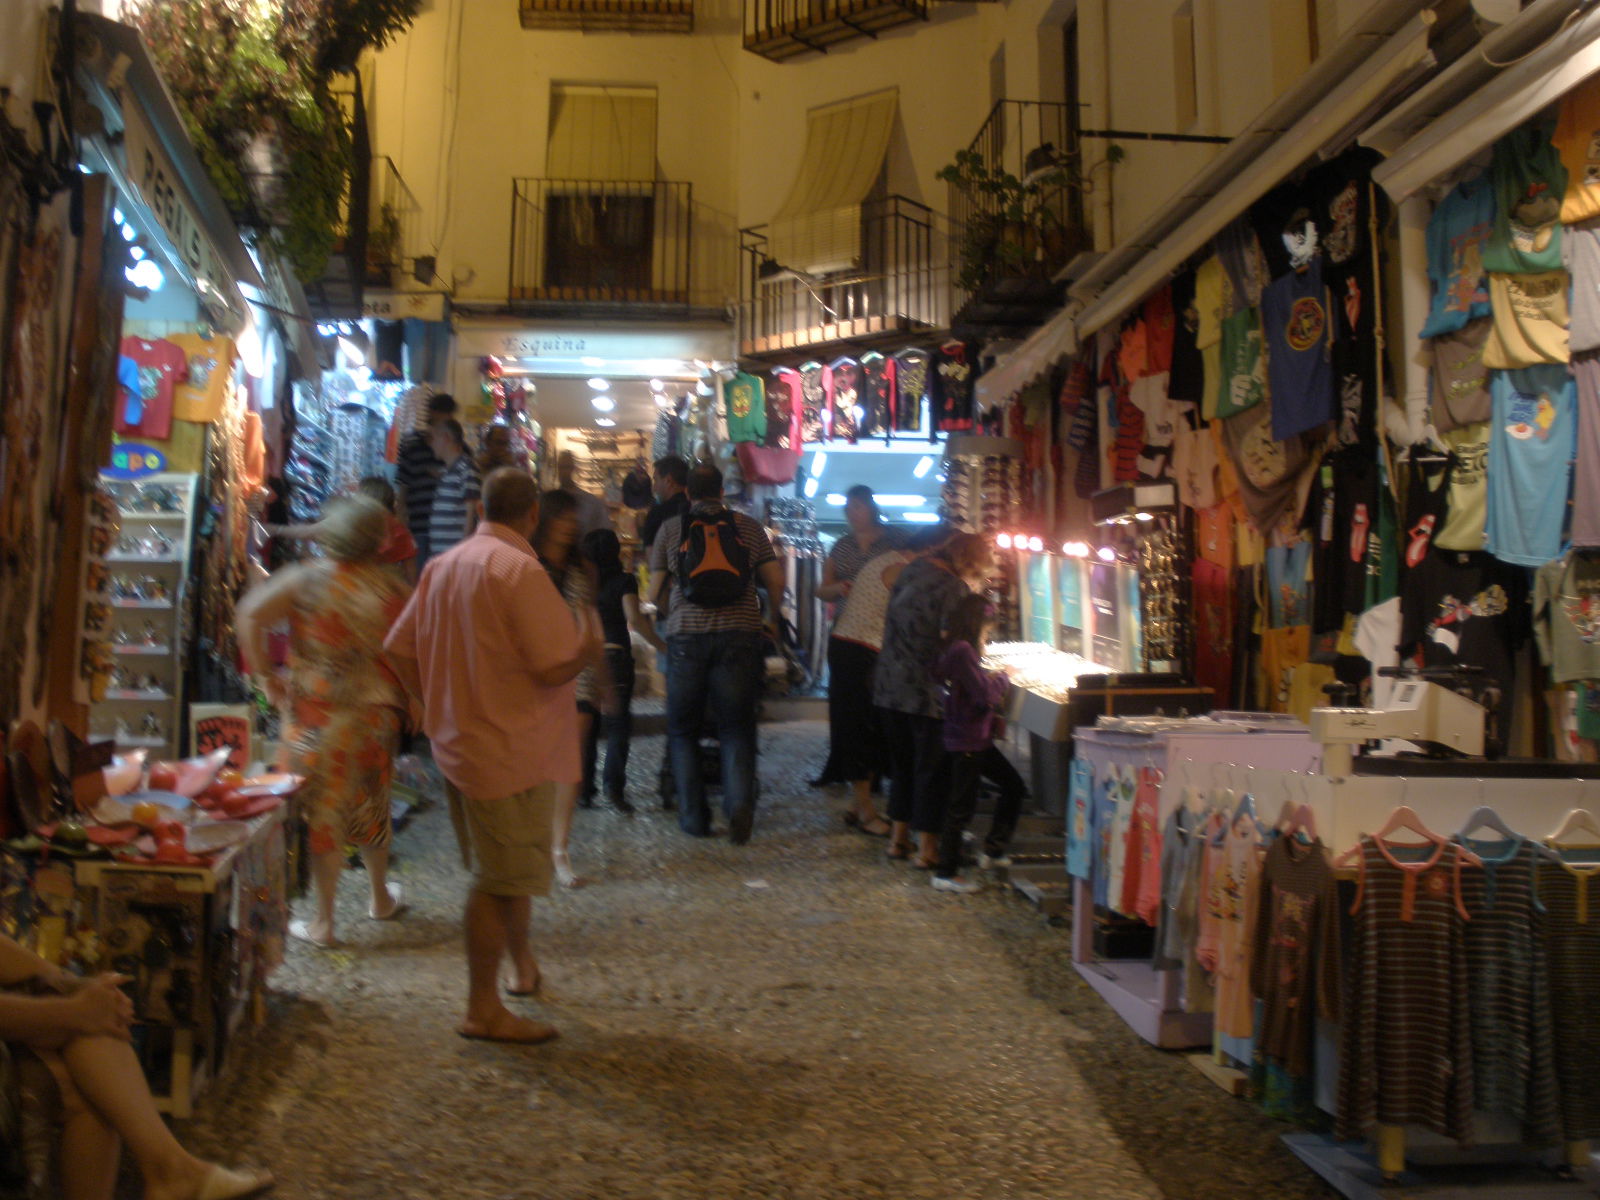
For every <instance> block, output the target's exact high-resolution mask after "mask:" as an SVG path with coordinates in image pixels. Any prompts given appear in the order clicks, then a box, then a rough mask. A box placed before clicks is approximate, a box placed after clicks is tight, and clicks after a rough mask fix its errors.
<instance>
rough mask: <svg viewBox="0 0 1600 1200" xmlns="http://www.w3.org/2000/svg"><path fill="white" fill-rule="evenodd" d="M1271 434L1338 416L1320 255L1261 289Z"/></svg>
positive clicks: (1285, 434) (1290, 432)
mask: <svg viewBox="0 0 1600 1200" xmlns="http://www.w3.org/2000/svg"><path fill="white" fill-rule="evenodd" d="M1261 325H1262V329H1263V331H1264V333H1265V335H1266V339H1267V380H1268V390H1269V394H1270V395H1271V397H1272V436H1273V437H1275V438H1277V439H1278V440H1279V441H1282V440H1283V439H1284V438H1290V437H1293V436H1294V435H1295V434H1297V433H1304V432H1306V431H1307V430H1311V429H1315V428H1316V427H1317V426H1318V425H1321V424H1324V423H1325V422H1327V421H1331V420H1332V419H1333V417H1334V413H1335V408H1334V390H1333V364H1332V360H1331V359H1330V357H1329V320H1328V297H1327V293H1326V290H1325V289H1324V288H1323V286H1322V259H1321V257H1320V256H1318V257H1316V258H1313V259H1312V260H1311V262H1310V264H1309V265H1308V266H1307V267H1306V268H1305V269H1304V270H1303V271H1290V272H1289V273H1288V274H1287V275H1285V276H1283V277H1282V278H1281V279H1274V280H1273V281H1272V282H1271V283H1269V284H1268V285H1267V286H1266V288H1265V290H1263V291H1262V293H1261Z"/></svg>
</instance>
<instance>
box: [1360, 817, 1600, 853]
mask: <svg viewBox="0 0 1600 1200" xmlns="http://www.w3.org/2000/svg"><path fill="white" fill-rule="evenodd" d="M1402 829H1403V830H1405V831H1406V832H1407V833H1414V834H1416V835H1417V836H1418V837H1419V838H1421V839H1422V840H1423V841H1425V842H1431V843H1433V844H1434V845H1435V846H1437V845H1440V844H1441V843H1443V842H1448V841H1449V840H1450V839H1449V838H1447V837H1445V836H1444V835H1443V834H1440V833H1435V832H1434V831H1433V830H1431V829H1429V828H1428V827H1427V826H1426V825H1424V824H1423V823H1422V818H1421V817H1419V816H1417V814H1416V812H1415V811H1414V810H1413V809H1412V808H1411V807H1410V806H1409V805H1405V804H1402V805H1400V806H1399V807H1398V808H1396V809H1395V810H1394V811H1393V812H1392V813H1390V814H1389V819H1388V820H1387V821H1385V822H1384V824H1383V828H1382V829H1380V830H1378V832H1377V833H1374V834H1372V835H1371V836H1372V840H1373V841H1375V842H1382V841H1385V840H1387V839H1388V837H1389V835H1390V834H1393V833H1398V832H1399V831H1400V830H1402ZM1597 832H1600V830H1597ZM1360 849H1361V843H1360V842H1357V843H1356V844H1355V845H1354V846H1352V847H1350V849H1348V850H1346V851H1345V852H1344V853H1343V854H1341V855H1340V856H1339V857H1338V858H1337V859H1335V860H1334V864H1333V865H1334V866H1336V867H1343V866H1348V865H1349V864H1350V862H1351V861H1352V860H1353V859H1354V858H1355V857H1356V854H1357V853H1358V852H1359V851H1360ZM1459 853H1460V855H1461V861H1462V862H1464V863H1466V864H1467V865H1468V866H1473V867H1481V866H1482V865H1483V860H1482V859H1480V858H1479V857H1478V856H1477V855H1476V854H1474V853H1472V851H1470V850H1468V849H1466V848H1465V847H1462V848H1461V849H1460V851H1459Z"/></svg>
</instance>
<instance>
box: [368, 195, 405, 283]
mask: <svg viewBox="0 0 1600 1200" xmlns="http://www.w3.org/2000/svg"><path fill="white" fill-rule="evenodd" d="M399 261H400V214H399V213H397V212H396V211H395V209H394V205H392V204H385V205H382V206H380V207H379V209H378V219H377V221H376V222H375V223H374V224H373V226H372V228H371V229H369V230H367V282H368V283H369V284H373V285H375V286H377V287H392V286H394V268H395V265H396V264H397V263H398V262H399Z"/></svg>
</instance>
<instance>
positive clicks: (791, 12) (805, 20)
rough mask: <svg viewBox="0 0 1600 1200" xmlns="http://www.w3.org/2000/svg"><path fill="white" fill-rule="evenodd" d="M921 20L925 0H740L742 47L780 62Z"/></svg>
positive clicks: (925, 10)
mask: <svg viewBox="0 0 1600 1200" xmlns="http://www.w3.org/2000/svg"><path fill="white" fill-rule="evenodd" d="M927 19H928V4H927V0H744V48H745V49H746V50H748V51H750V52H751V53H752V54H759V55H760V56H761V57H762V58H767V59H771V60H772V61H773V62H785V61H787V60H788V59H791V58H798V57H799V56H800V55H803V54H826V53H827V51H828V47H830V46H836V45H838V44H839V43H840V42H848V41H853V40H854V39H856V38H863V37H869V38H875V37H877V36H878V34H880V33H881V32H883V31H884V30H885V29H893V28H894V27H895V26H896V25H905V24H907V23H908V22H911V21H926V20H927Z"/></svg>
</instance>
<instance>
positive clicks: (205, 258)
mask: <svg viewBox="0 0 1600 1200" xmlns="http://www.w3.org/2000/svg"><path fill="white" fill-rule="evenodd" d="M122 123H123V129H124V142H123V150H124V153H125V155H126V162H127V169H128V178H129V180H130V181H131V182H132V184H133V185H134V186H135V187H136V188H138V189H139V196H140V198H141V199H142V200H143V201H144V203H145V207H147V208H148V209H149V210H150V212H151V215H153V216H154V217H155V219H156V224H158V225H159V226H160V227H161V232H162V233H163V234H164V235H165V236H166V239H167V241H168V242H170V243H171V244H172V248H173V249H174V250H175V251H177V254H178V258H179V259H180V260H181V261H182V263H183V265H184V266H185V267H187V268H188V270H189V272H190V274H192V275H193V276H194V279H195V281H196V282H197V283H205V284H207V285H209V286H210V287H211V288H213V289H217V290H218V291H220V290H221V289H220V286H219V284H220V281H221V280H223V279H226V278H227V276H228V272H227V270H226V268H225V267H224V266H223V263H224V259H223V257H222V255H221V254H220V253H219V252H218V250H217V248H216V246H215V245H213V244H212V241H211V238H210V237H209V236H207V234H206V232H205V226H204V225H203V224H202V223H201V220H200V216H199V214H198V213H197V212H196V211H195V207H194V202H193V200H192V199H190V196H189V193H188V190H187V189H186V188H185V187H184V186H183V183H182V182H181V180H180V178H179V175H178V171H177V168H176V167H174V166H173V165H172V160H171V159H170V158H168V157H167V152H166V151H165V150H163V149H162V148H161V142H160V140H159V139H158V138H157V137H156V134H155V131H154V130H152V129H151V128H150V126H149V124H148V123H147V122H146V119H145V116H144V114H143V113H142V112H141V111H140V110H139V105H138V104H137V103H134V102H125V103H124V104H123V106H122Z"/></svg>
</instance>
